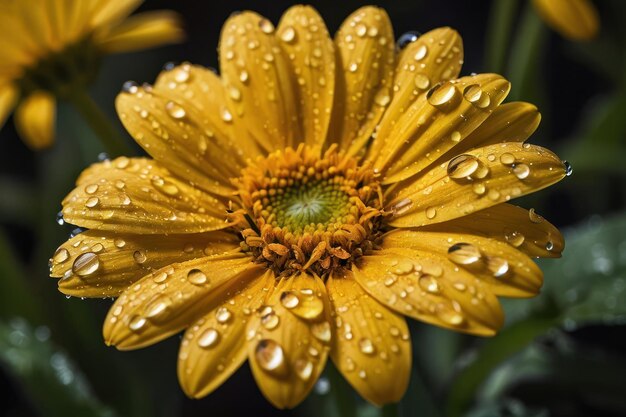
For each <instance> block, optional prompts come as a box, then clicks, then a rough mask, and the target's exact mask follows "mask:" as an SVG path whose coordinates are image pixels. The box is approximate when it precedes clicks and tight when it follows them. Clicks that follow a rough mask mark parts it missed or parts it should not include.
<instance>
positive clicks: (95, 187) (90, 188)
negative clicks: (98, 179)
mask: <svg viewBox="0 0 626 417" xmlns="http://www.w3.org/2000/svg"><path fill="white" fill-rule="evenodd" d="M96 191H98V184H90V185H88V186H86V187H85V192H86V193H87V194H93V193H95V192H96Z"/></svg>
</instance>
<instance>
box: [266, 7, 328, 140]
mask: <svg viewBox="0 0 626 417" xmlns="http://www.w3.org/2000/svg"><path fill="white" fill-rule="evenodd" d="M313 27H315V28H316V29H315V31H314V30H313ZM276 36H277V39H278V41H279V44H280V46H281V48H282V49H283V51H285V55H286V56H288V57H289V59H290V62H291V70H292V72H293V73H294V74H295V77H296V86H297V88H296V93H297V96H296V98H297V100H298V104H299V107H298V119H299V121H300V123H301V131H302V133H303V135H304V136H303V138H302V140H301V141H302V142H304V143H306V144H307V145H310V146H317V147H321V146H322V145H323V144H324V140H325V139H326V133H327V132H328V124H329V122H330V116H331V114H332V106H333V97H334V92H335V48H334V45H333V42H332V40H331V39H330V36H329V34H328V29H326V24H325V23H324V20H323V19H322V18H321V17H320V15H319V14H318V13H317V12H316V11H315V9H313V8H312V7H310V6H301V5H298V6H293V7H291V8H290V9H289V10H287V12H286V13H285V14H284V15H283V17H282V18H281V19H280V24H279V25H278V29H277V31H276Z"/></svg>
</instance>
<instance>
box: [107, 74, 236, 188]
mask: <svg viewBox="0 0 626 417" xmlns="http://www.w3.org/2000/svg"><path fill="white" fill-rule="evenodd" d="M185 74H187V73H185ZM186 76H187V75H186ZM134 88H137V91H135V90H134ZM134 88H133V89H132V90H131V92H128V93H121V94H120V95H119V96H118V97H117V100H116V107H117V112H118V113H119V115H120V119H121V120H122V123H123V124H124V126H125V127H126V129H127V130H128V132H129V133H130V134H131V136H132V137H133V138H135V140H136V141H137V143H139V144H140V145H141V146H142V147H143V148H144V149H145V150H146V152H148V153H149V154H150V156H152V157H153V158H154V159H155V160H156V161H158V162H159V163H160V164H161V165H162V166H164V167H165V168H167V169H168V170H169V171H171V172H172V173H174V174H176V175H178V176H179V177H181V178H185V179H187V180H189V181H191V182H193V183H194V184H197V185H198V186H199V187H201V188H203V189H205V190H207V191H210V192H213V193H216V194H221V195H225V196H230V195H232V194H233V192H234V191H235V188H234V186H233V184H232V183H231V182H230V178H232V177H237V176H239V173H240V170H241V168H243V167H244V166H245V161H244V156H245V155H241V154H240V153H238V152H237V151H236V145H235V143H234V142H233V139H232V138H230V137H228V136H226V135H225V134H224V132H223V131H222V130H219V127H220V125H219V124H213V123H211V117H212V118H213V119H214V118H215V117H217V116H218V115H217V114H213V115H208V114H205V113H204V112H202V111H201V110H199V109H197V108H196V107H195V106H194V105H191V104H190V103H189V101H184V100H181V99H180V98H179V97H177V96H176V95H175V94H172V93H171V92H169V91H168V90H167V89H163V88H158V89H157V88H152V89H149V91H146V90H145V89H144V88H140V87H134ZM205 94H206V93H205ZM218 94H219V92H218ZM215 98H216V99H217V98H220V97H219V95H218V96H217V97H215Z"/></svg>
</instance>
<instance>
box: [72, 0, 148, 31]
mask: <svg viewBox="0 0 626 417" xmlns="http://www.w3.org/2000/svg"><path fill="white" fill-rule="evenodd" d="M77 3H83V2H77ZM85 3H87V2H85ZM141 3H143V0H118V1H96V2H92V3H91V6H92V7H91V8H90V10H89V9H86V8H83V9H82V13H81V14H80V17H81V18H82V20H84V19H89V20H90V21H91V27H93V28H96V27H99V26H104V25H111V24H115V23H117V22H119V21H121V20H124V19H125V18H126V17H128V16H129V15H130V14H131V13H132V12H133V11H134V10H135V9H136V8H138V7H139V6H140V5H141Z"/></svg>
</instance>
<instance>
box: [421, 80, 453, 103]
mask: <svg viewBox="0 0 626 417" xmlns="http://www.w3.org/2000/svg"><path fill="white" fill-rule="evenodd" d="M456 93H457V89H456V87H455V86H454V84H452V83H450V82H446V83H443V84H438V85H436V86H434V87H433V88H431V89H430V90H428V93H426V98H427V99H428V102H429V103H430V104H432V105H433V106H435V107H437V108H442V107H445V106H448V105H449V104H451V103H452V102H453V101H454V99H455V97H456Z"/></svg>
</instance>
